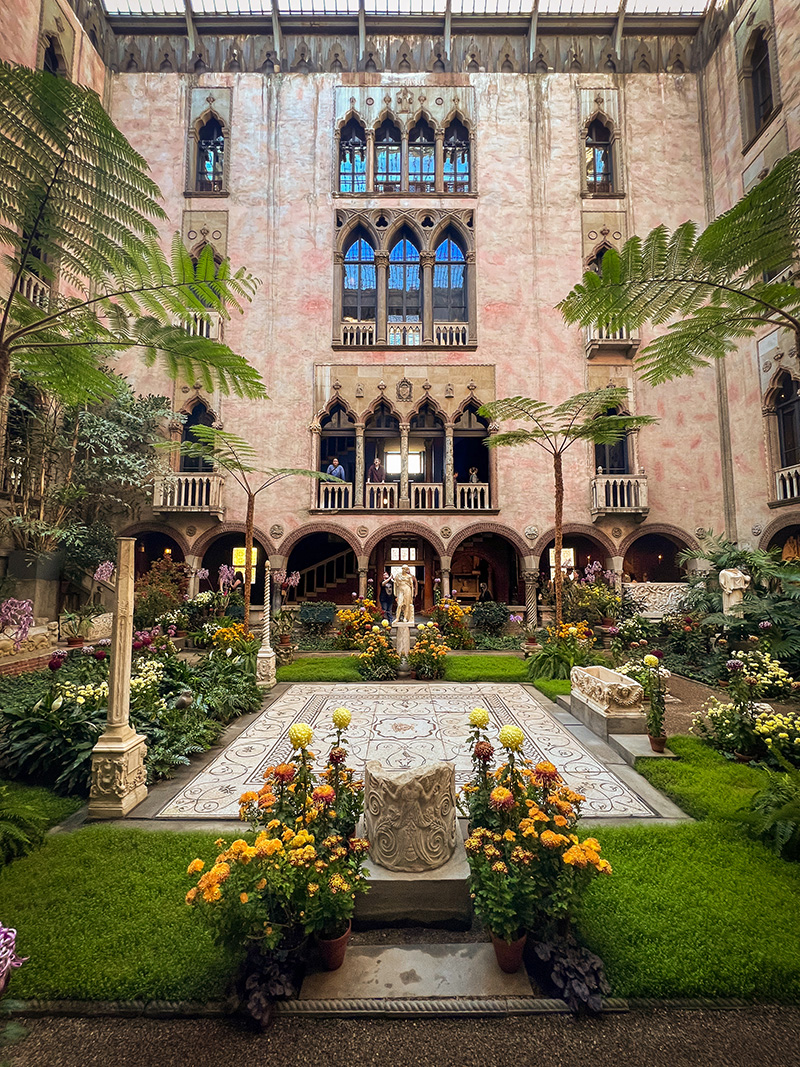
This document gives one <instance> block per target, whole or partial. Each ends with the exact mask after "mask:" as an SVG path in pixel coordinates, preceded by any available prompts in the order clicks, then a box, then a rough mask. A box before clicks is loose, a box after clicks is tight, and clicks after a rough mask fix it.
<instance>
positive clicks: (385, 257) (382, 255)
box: [375, 251, 389, 270]
mask: <svg viewBox="0 0 800 1067" xmlns="http://www.w3.org/2000/svg"><path fill="white" fill-rule="evenodd" d="M375 266H376V267H383V269H384V270H386V269H387V267H388V266H389V253H388V252H383V251H378V252H376V253H375Z"/></svg>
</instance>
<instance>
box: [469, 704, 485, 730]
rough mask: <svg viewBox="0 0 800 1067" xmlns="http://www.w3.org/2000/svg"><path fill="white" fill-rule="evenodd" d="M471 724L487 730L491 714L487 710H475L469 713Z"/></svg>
mask: <svg viewBox="0 0 800 1067" xmlns="http://www.w3.org/2000/svg"><path fill="white" fill-rule="evenodd" d="M469 724H470V726H477V727H479V728H480V729H482V730H483V729H485V728H486V727H487V726H488V725H489V712H488V711H487V710H486V708H473V709H472V711H471V712H470V713H469Z"/></svg>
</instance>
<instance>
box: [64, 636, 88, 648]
mask: <svg viewBox="0 0 800 1067" xmlns="http://www.w3.org/2000/svg"><path fill="white" fill-rule="evenodd" d="M83 641H84V639H83V638H82V637H68V638H67V645H68V646H69V647H70V648H80V647H81V646H82V645H83Z"/></svg>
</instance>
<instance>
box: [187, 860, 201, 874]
mask: <svg viewBox="0 0 800 1067" xmlns="http://www.w3.org/2000/svg"><path fill="white" fill-rule="evenodd" d="M204 867H205V863H204V862H203V861H202V860H192V862H191V863H190V864H189V866H188V868H187V870H186V873H187V874H199V873H200V871H202V869H203V868H204Z"/></svg>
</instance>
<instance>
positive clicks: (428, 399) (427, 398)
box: [408, 392, 447, 423]
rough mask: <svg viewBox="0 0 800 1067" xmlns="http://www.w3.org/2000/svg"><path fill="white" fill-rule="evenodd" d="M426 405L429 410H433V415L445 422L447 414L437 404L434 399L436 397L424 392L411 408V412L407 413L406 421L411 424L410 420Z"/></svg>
mask: <svg viewBox="0 0 800 1067" xmlns="http://www.w3.org/2000/svg"><path fill="white" fill-rule="evenodd" d="M426 404H428V405H429V406H430V407H431V408H433V411H434V414H436V415H438V416H439V418H440V419H441V420H442V422H443V423H446V422H447V412H446V411H445V410H444V408H443V407H442V405H441V404H440V403H439V401H438V400H437V399H436V397H435V396H432V395H431V392H425V393H423V394H422V396H421V397H420V398H419V400H418V401H417V402H416V404H415V405H414V406H413V408H412V409H411V411H409V413H408V421H409V422H411V420H412V419H413V418H414V416H415V415H418V414H419V412H420V409H421V408H423V407H424V406H425V405H426Z"/></svg>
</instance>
